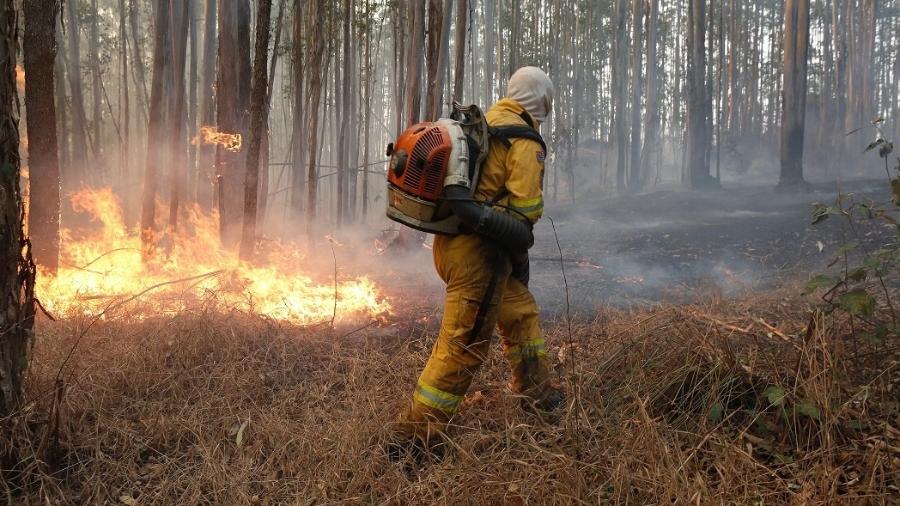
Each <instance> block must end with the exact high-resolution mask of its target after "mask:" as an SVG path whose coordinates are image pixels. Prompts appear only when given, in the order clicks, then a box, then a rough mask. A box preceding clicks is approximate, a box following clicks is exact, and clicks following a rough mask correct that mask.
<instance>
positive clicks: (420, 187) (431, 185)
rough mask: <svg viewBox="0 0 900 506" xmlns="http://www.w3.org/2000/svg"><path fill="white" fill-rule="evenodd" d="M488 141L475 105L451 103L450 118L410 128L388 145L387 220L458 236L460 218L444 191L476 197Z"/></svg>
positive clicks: (484, 125)
mask: <svg viewBox="0 0 900 506" xmlns="http://www.w3.org/2000/svg"><path fill="white" fill-rule="evenodd" d="M487 143H488V126H487V122H486V121H485V119H484V115H483V114H482V113H481V110H480V109H479V108H478V106H476V105H470V106H468V107H462V106H460V105H459V104H454V106H453V113H452V114H451V115H450V118H441V119H439V120H437V121H435V122H433V123H418V124H416V125H413V126H411V127H410V128H408V129H407V130H406V131H405V132H403V133H402V134H401V135H400V137H398V138H397V141H396V142H394V143H391V144H389V145H388V148H387V154H388V156H390V157H391V159H390V162H389V165H388V174H387V175H388V199H387V203H388V209H387V216H388V218H390V219H392V220H394V221H397V222H399V223H402V224H404V225H406V226H408V227H412V228H414V229H416V230H421V231H423V232H428V233H432V234H458V233H459V232H460V230H459V224H460V221H459V217H457V216H456V215H455V214H453V212H452V210H451V206H450V205H449V202H447V201H446V200H445V197H446V195H445V191H444V189H445V188H446V187H449V186H454V187H458V188H461V189H465V190H467V192H466V193H465V194H463V198H466V197H467V198H469V199H471V198H472V197H473V196H474V193H475V188H476V186H477V185H478V176H479V172H480V169H481V163H482V162H483V161H484V157H485V156H486V154H487ZM457 191H458V190H457Z"/></svg>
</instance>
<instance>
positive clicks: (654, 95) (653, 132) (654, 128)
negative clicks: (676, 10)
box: [640, 0, 660, 186]
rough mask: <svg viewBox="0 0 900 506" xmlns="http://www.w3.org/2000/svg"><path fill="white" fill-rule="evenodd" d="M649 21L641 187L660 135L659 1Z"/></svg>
mask: <svg viewBox="0 0 900 506" xmlns="http://www.w3.org/2000/svg"><path fill="white" fill-rule="evenodd" d="M649 6H650V12H649V13H648V21H647V128H646V132H645V133H644V148H643V150H642V152H641V158H640V160H641V171H640V172H641V185H642V186H643V185H644V184H646V182H647V180H648V178H649V175H650V172H651V161H650V158H651V156H652V153H653V152H654V151H655V150H656V147H657V146H656V145H657V142H658V134H659V122H660V117H659V71H658V64H657V47H656V46H657V40H658V37H659V0H650V2H649Z"/></svg>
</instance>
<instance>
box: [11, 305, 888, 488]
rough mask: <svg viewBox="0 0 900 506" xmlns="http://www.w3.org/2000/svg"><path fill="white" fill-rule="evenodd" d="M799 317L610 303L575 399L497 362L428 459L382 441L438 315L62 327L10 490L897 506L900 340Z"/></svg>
mask: <svg viewBox="0 0 900 506" xmlns="http://www.w3.org/2000/svg"><path fill="white" fill-rule="evenodd" d="M797 307H798V305H797V303H796V302H793V301H792V302H791V303H789V304H784V303H780V302H779V301H770V302H765V303H764V302H758V301H757V302H753V303H752V304H743V303H740V302H733V301H732V302H728V303H722V302H719V301H711V302H709V303H706V304H703V305H696V306H678V307H658V308H655V309H652V310H647V309H644V310H636V311H621V310H608V311H602V312H600V313H599V315H598V316H592V317H582V318H578V319H577V320H576V322H575V324H574V326H573V333H574V336H573V338H574V342H573V346H569V344H568V339H569V338H568V336H567V335H566V326H565V325H564V324H561V323H560V322H549V323H548V324H547V327H548V334H549V341H550V343H551V347H552V356H553V358H554V361H555V363H556V370H557V373H558V375H559V380H560V381H561V383H562V384H563V385H564V386H565V388H566V390H567V391H568V393H569V397H570V401H571V402H570V404H569V406H568V407H567V408H566V409H564V410H562V411H561V412H559V413H557V414H554V415H553V416H546V417H544V418H540V417H537V416H535V415H529V414H526V413H523V412H522V411H521V410H520V409H519V408H518V403H517V400H516V399H515V398H513V396H511V395H510V394H509V393H508V392H506V390H505V387H504V385H505V381H506V374H507V372H506V366H505V363H504V362H503V359H502V357H500V354H499V353H494V355H493V357H492V359H491V360H490V361H489V363H487V364H486V365H485V367H484V368H483V370H482V371H481V373H480V374H479V376H478V378H477V379H476V382H475V384H474V385H473V388H472V390H471V392H470V394H469V395H468V396H467V400H466V403H465V406H464V408H463V409H462V411H461V413H460V415H459V416H458V417H457V418H455V419H454V426H453V428H452V437H453V443H454V447H453V448H452V450H451V451H450V452H449V454H448V455H446V456H445V457H444V458H443V459H441V460H437V461H433V462H430V463H427V464H425V465H423V466H421V467H419V468H417V469H411V468H410V466H409V465H408V463H406V464H407V465H405V464H403V463H401V464H394V463H391V462H389V461H388V460H387V459H386V458H385V457H384V456H383V455H382V453H381V450H380V443H381V441H382V440H383V437H384V435H385V433H384V430H385V427H386V426H387V425H388V424H389V422H390V421H391V420H392V419H393V418H394V417H395V415H396V413H397V410H398V409H399V407H400V405H401V403H403V402H405V401H406V399H407V396H408V395H409V392H410V389H411V387H412V385H413V383H414V381H415V377H416V375H417V373H418V371H419V368H420V367H421V366H422V364H423V363H424V360H425V357H426V355H427V353H428V351H429V347H430V343H431V340H432V339H433V335H434V328H433V324H413V323H407V324H403V325H398V326H394V327H389V328H382V329H375V328H369V329H365V330H362V331H359V332H356V333H354V334H352V335H349V336H341V335H334V334H332V331H331V330H329V329H322V328H320V329H298V328H289V327H281V326H279V325H278V324H276V323H273V322H269V321H265V320H261V319H257V318H252V317H248V316H246V315H240V314H230V315H220V314H190V313H185V314H181V315H178V316H175V317H172V318H169V319H160V320H156V321H145V322H126V321H115V322H105V323H99V324H97V325H95V326H93V327H92V328H90V329H89V330H88V331H87V333H84V328H85V326H86V323H87V322H73V321H68V322H60V323H52V324H51V323H49V322H42V323H41V324H40V329H39V340H38V343H37V345H36V347H35V350H34V357H33V365H32V368H31V373H30V381H29V385H28V390H29V391H28V394H29V396H30V398H31V399H33V402H32V404H30V405H29V407H28V409H27V410H26V411H25V412H24V413H23V414H22V415H21V416H18V417H16V418H14V419H11V420H6V421H5V422H4V429H3V430H4V432H6V433H7V434H12V436H13V437H12V438H3V442H2V443H0V444H3V445H5V446H4V447H3V448H0V452H2V454H3V455H6V456H7V458H6V463H5V464H4V470H3V473H2V475H0V477H2V478H3V479H4V481H3V482H2V485H3V487H2V488H0V493H5V494H6V498H7V500H8V501H9V502H13V503H30V504H38V503H40V504H45V503H54V504H55V503H77V504H98V503H136V504H197V503H206V504H246V503H260V504H285V503H287V504H294V503H298V504H307V503H317V504H322V503H345V502H365V503H370V502H375V503H396V504H409V503H417V504H423V503H428V504H433V503H438V504H470V503H485V504H500V503H513V504H518V503H581V502H585V503H598V502H600V503H635V504H645V503H663V502H666V503H668V502H678V503H693V504H726V503H727V504H752V503H766V504H771V503H780V502H795V503H798V504H811V503H834V502H857V503H858V502H862V503H873V504H881V503H891V502H892V501H896V500H897V497H898V495H897V494H898V488H897V487H898V486H900V480H898V474H900V433H898V427H900V423H898V422H900V421H898V411H897V404H896V398H897V392H898V388H900V384H898V375H897V367H898V360H897V341H896V339H894V340H893V341H890V342H887V343H880V344H867V343H865V342H859V341H857V340H856V339H849V338H847V337H846V335H845V329H844V326H843V323H841V322H840V321H835V320H834V319H832V318H831V317H827V318H826V317H822V316H819V317H817V318H815V319H814V320H812V321H813V324H812V326H810V320H809V319H807V318H808V317H807V316H802V315H804V314H805V315H808V314H809V313H808V312H805V311H801V312H800V313H799V314H800V315H801V316H802V319H801V318H800V317H798V316H797V314H798V310H797V309H796V308H797ZM786 308H792V312H788V311H787V309H786ZM760 318H761V319H763V322H760V320H759V319H760ZM410 321H414V320H410ZM82 334H84V337H83V339H82V340H81V342H80V344H79V345H78V348H77V351H76V352H75V353H74V355H73V357H72V360H71V361H70V362H69V363H68V364H67V365H66V367H65V368H64V375H63V380H62V381H60V382H57V381H55V379H56V377H57V372H58V371H59V370H60V365H61V364H62V363H63V361H64V360H65V357H66V355H67V354H68V352H69V350H70V349H71V346H72V344H73V342H74V340H75V339H77V337H78V336H79V335H82ZM573 359H574V374H573V372H572V371H573V362H572V361H573ZM773 386H780V387H782V388H783V390H784V398H783V399H781V401H782V402H781V403H782V404H783V406H772V405H771V404H772V399H776V401H777V400H778V399H780V398H781V397H780V396H779V395H775V394H777V393H778V390H773V389H772V388H770V387H773ZM773 393H774V394H773ZM892 403H893V404H892ZM800 405H803V406H806V407H805V408H801V409H800V410H798V409H797V406H800ZM810 405H811V406H814V407H815V408H816V409H818V410H819V412H818V416H815V415H816V413H815V412H812V411H810V409H809V407H808V406H810ZM801 411H805V412H806V414H804V413H803V412H801Z"/></svg>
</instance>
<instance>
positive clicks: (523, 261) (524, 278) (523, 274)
mask: <svg viewBox="0 0 900 506" xmlns="http://www.w3.org/2000/svg"><path fill="white" fill-rule="evenodd" d="M510 262H511V263H512V274H511V276H512V277H513V278H515V279H517V280H519V282H520V283H522V284H523V285H525V286H526V287H527V286H528V279H529V278H530V277H531V265H530V262H529V261H528V252H527V251H526V252H525V253H513V254H511V255H510Z"/></svg>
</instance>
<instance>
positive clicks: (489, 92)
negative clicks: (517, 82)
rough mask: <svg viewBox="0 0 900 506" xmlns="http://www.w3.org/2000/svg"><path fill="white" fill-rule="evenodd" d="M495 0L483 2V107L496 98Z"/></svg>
mask: <svg viewBox="0 0 900 506" xmlns="http://www.w3.org/2000/svg"><path fill="white" fill-rule="evenodd" d="M496 2H497V0H484V98H483V99H482V103H483V107H488V106H489V105H490V104H491V102H493V101H494V100H495V99H496V97H495V96H494V93H495V91H494V90H496V84H495V83H494V53H495V52H496V51H497V48H496V41H495V39H496V37H495V36H494V33H495V32H494V30H496V26H495V22H494V18H495V11H496V5H497V3H496Z"/></svg>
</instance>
